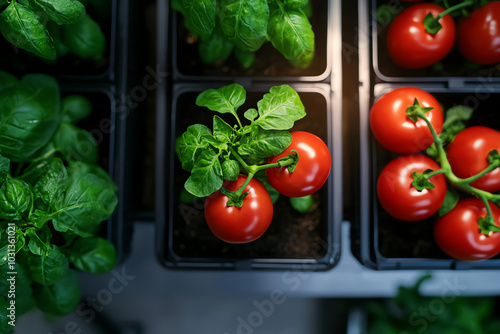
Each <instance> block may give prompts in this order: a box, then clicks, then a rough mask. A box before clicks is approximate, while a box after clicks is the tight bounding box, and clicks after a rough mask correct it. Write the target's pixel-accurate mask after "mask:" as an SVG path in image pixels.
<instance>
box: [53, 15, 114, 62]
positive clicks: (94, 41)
mask: <svg viewBox="0 0 500 334" xmlns="http://www.w3.org/2000/svg"><path fill="white" fill-rule="evenodd" d="M62 30H63V43H64V44H65V45H66V46H67V47H68V50H69V52H71V53H73V54H76V55H77V56H79V57H80V58H82V59H93V60H100V59H101V58H102V57H103V55H104V49H105V47H106V37H105V36H104V34H103V33H102V30H101V27H100V26H99V24H97V22H95V21H94V20H93V19H92V18H91V17H90V16H89V15H88V14H85V15H83V17H82V19H81V20H80V21H78V22H76V23H74V24H67V25H65V26H63V28H62Z"/></svg>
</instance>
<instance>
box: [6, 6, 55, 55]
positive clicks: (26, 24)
mask: <svg viewBox="0 0 500 334" xmlns="http://www.w3.org/2000/svg"><path fill="white" fill-rule="evenodd" d="M0 31H1V32H2V35H3V37H4V38H5V39H6V40H7V41H9V42H10V43H12V44H13V45H15V46H16V47H18V48H20V49H24V50H26V51H28V52H31V53H33V54H35V55H37V56H39V57H42V58H45V59H51V60H54V59H56V51H55V49H54V46H53V45H52V39H51V37H50V35H49V33H48V31H47V29H46V28H45V26H44V25H43V24H42V23H41V22H40V21H38V19H37V16H36V15H35V13H34V12H33V11H32V10H31V9H29V8H28V7H26V6H24V5H21V4H20V3H18V2H17V1H11V3H10V5H9V6H8V7H7V8H6V9H5V10H4V11H3V12H1V13H0Z"/></svg>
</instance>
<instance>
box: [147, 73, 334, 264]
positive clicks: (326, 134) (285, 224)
mask: <svg viewBox="0 0 500 334" xmlns="http://www.w3.org/2000/svg"><path fill="white" fill-rule="evenodd" d="M220 86H222V84H219V85H208V84H177V85H175V86H174V89H173V97H172V101H171V106H168V109H171V110H162V109H161V108H160V109H158V112H157V122H158V123H157V129H158V130H159V131H158V135H157V166H156V168H157V185H158V186H157V190H156V219H157V232H156V238H157V240H156V253H157V256H158V258H159V261H160V263H162V264H163V265H164V266H166V267H167V268H205V269H243V270H249V269H291V268H293V267H295V268H296V267H297V266H300V267H302V268H303V269H305V270H326V269H329V268H331V267H332V266H334V265H335V264H336V263H337V261H338V259H339V256H340V224H341V220H342V199H341V196H342V184H341V175H340V173H341V166H342V164H341V161H342V160H341V157H342V154H341V150H340V149H339V147H341V143H340V142H341V122H340V119H341V113H340V110H333V111H332V110H331V108H330V107H331V98H332V92H331V89H330V86H329V85H327V84H292V85H291V86H292V88H294V89H295V90H296V91H297V92H298V93H299V95H300V97H301V100H302V102H303V103H304V106H305V109H306V113H307V116H306V117H305V118H304V119H302V120H300V121H298V122H296V124H295V126H294V128H293V129H292V130H291V131H293V130H307V131H310V132H312V133H314V134H316V135H318V136H319V137H320V138H322V139H323V140H324V141H325V143H327V144H328V147H329V149H330V151H331V153H332V159H333V160H332V161H333V162H332V171H331V173H330V176H329V178H328V181H327V182H326V183H325V185H324V186H323V188H322V189H320V191H319V192H318V193H316V195H315V202H316V205H317V206H316V208H315V209H313V210H312V211H311V212H308V213H306V214H298V213H297V212H294V211H292V210H293V209H292V208H291V206H290V205H289V202H288V200H287V198H286V197H284V196H280V199H278V201H277V202H276V204H275V205H274V217H273V221H272V222H271V225H270V227H269V229H268V230H267V231H266V233H264V235H263V236H262V237H260V238H259V239H258V240H256V241H254V242H251V243H248V244H241V245H233V244H228V243H225V242H222V241H220V240H219V239H217V238H216V237H215V236H214V235H213V234H212V233H211V231H210V230H209V228H208V226H207V224H206V221H205V218H204V214H203V207H204V204H203V200H202V199H199V200H195V201H194V202H193V203H192V204H191V203H189V204H186V203H181V202H180V199H179V194H180V192H181V191H182V189H183V187H184V182H185V181H186V180H187V177H188V174H187V173H186V172H185V171H183V170H182V169H181V166H180V162H179V160H178V158H177V156H176V154H175V140H176V138H177V137H178V136H180V135H181V134H182V132H184V131H185V130H186V128H187V127H188V126H189V125H191V124H194V123H201V124H207V125H211V123H212V119H213V115H214V113H213V112H210V111H208V110H206V108H201V107H198V106H196V105H195V100H196V97H197V96H198V94H199V93H201V92H202V91H204V90H205V89H208V88H217V87H220ZM271 86H272V84H269V83H268V84H265V85H259V86H252V87H245V88H246V90H247V101H246V102H245V104H244V105H243V106H242V107H240V111H241V110H246V109H247V108H250V107H255V105H256V103H257V101H258V100H260V99H261V98H262V96H263V95H264V94H265V93H267V92H268V91H269V88H270V87H271ZM219 116H221V117H222V118H224V116H227V115H219Z"/></svg>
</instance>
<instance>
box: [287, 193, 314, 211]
mask: <svg viewBox="0 0 500 334" xmlns="http://www.w3.org/2000/svg"><path fill="white" fill-rule="evenodd" d="M290 204H291V205H292V207H293V208H294V209H295V210H297V211H298V212H300V213H306V212H307V211H309V210H311V208H312V206H313V204H314V200H313V198H312V195H307V196H304V197H290Z"/></svg>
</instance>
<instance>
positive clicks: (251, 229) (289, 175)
mask: <svg viewBox="0 0 500 334" xmlns="http://www.w3.org/2000/svg"><path fill="white" fill-rule="evenodd" d="M291 135H292V143H291V144H290V146H288V148H287V149H286V150H285V151H283V152H282V153H281V154H278V155H276V156H274V157H271V158H269V159H268V163H270V164H273V163H276V162H277V161H278V160H280V159H283V158H286V157H287V156H288V155H289V154H290V153H291V152H292V151H293V152H295V154H297V155H298V162H297V163H296V165H295V166H294V169H293V171H292V172H291V171H290V170H289V168H288V166H284V167H271V168H268V169H266V176H267V180H268V181H269V183H270V184H271V186H272V187H273V188H274V189H276V190H277V191H278V192H279V193H280V194H283V195H285V196H288V197H302V196H307V195H311V194H313V193H315V192H316V191H318V190H319V189H320V188H321V187H322V186H323V184H324V183H325V182H326V180H327V178H328V176H329V174H330V169H331V164H332V160H331V155H330V151H329V150H328V146H327V145H326V144H325V143H324V142H323V141H322V140H321V139H320V138H319V137H317V136H316V135H314V134H312V133H309V132H304V131H295V132H292V133H291ZM246 179H247V176H246V175H240V176H239V177H238V179H237V180H236V181H226V182H225V183H224V185H223V188H225V189H227V190H229V191H237V190H238V189H240V187H242V186H243V185H244V183H245V180H246ZM243 192H244V193H248V195H247V196H246V197H245V198H244V199H243V203H242V206H241V207H237V206H229V205H227V203H228V201H229V200H230V199H229V197H227V196H226V195H224V194H223V193H222V192H221V191H217V192H215V193H214V194H212V195H211V196H208V197H207V199H206V201H205V219H206V221H207V223H208V226H209V228H210V230H211V231H212V232H213V233H214V234H215V235H216V236H217V237H218V238H219V239H221V240H223V241H226V242H229V243H247V242H251V241H254V240H256V239H258V238H259V237H260V236H261V235H262V234H264V232H265V231H266V230H267V228H268V227H269V225H270V224H271V220H272V218H273V203H272V201H271V198H270V196H269V193H268V191H267V190H266V187H265V186H264V185H263V184H262V183H261V182H260V181H259V180H257V179H251V180H250V182H249V183H248V185H247V186H246V187H245V189H244V190H243Z"/></svg>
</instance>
